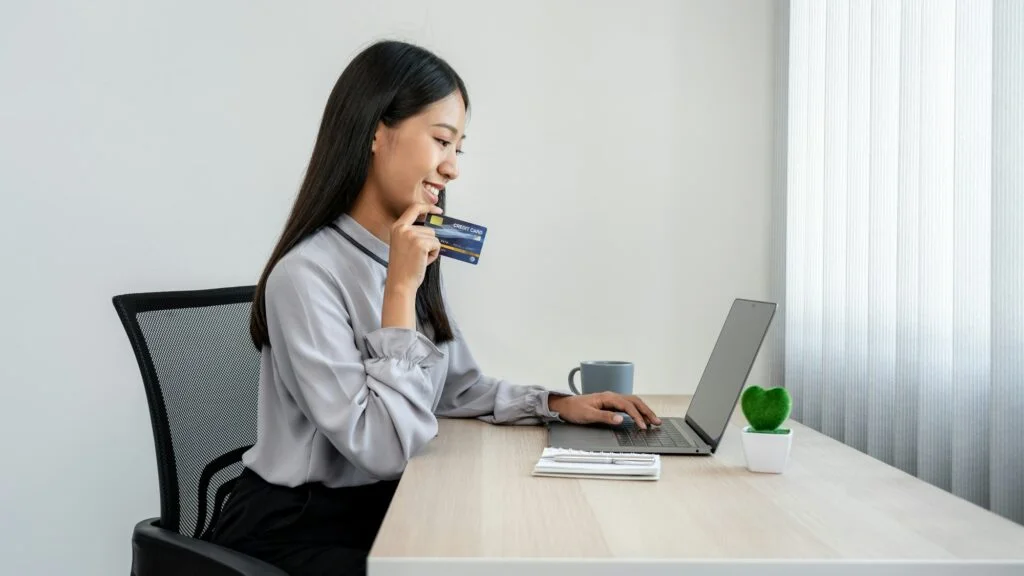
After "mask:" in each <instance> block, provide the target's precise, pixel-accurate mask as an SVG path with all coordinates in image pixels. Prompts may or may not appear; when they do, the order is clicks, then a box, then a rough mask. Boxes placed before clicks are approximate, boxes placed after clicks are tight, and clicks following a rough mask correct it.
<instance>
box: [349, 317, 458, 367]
mask: <svg viewBox="0 0 1024 576" xmlns="http://www.w3.org/2000/svg"><path fill="white" fill-rule="evenodd" d="M365 342H366V351H367V352H368V353H369V355H370V357H371V358H373V359H379V360H397V361H399V362H402V363H409V364H416V365H419V366H422V367H423V368H428V367H430V366H432V365H434V364H436V363H437V362H438V361H439V360H442V359H444V352H442V351H441V350H440V349H438V347H437V346H435V345H434V343H433V342H431V341H430V339H429V338H427V337H426V336H424V335H423V334H422V333H421V332H418V331H416V330H411V329H409V328H395V327H388V328H379V329H377V330H374V331H373V332H370V333H369V334H367V335H366V337H365Z"/></svg>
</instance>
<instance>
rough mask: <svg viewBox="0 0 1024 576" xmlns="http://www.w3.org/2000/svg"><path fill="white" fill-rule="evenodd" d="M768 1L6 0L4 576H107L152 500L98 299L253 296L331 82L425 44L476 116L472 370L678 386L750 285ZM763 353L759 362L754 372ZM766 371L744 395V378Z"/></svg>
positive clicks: (468, 322)
mask: <svg viewBox="0 0 1024 576" xmlns="http://www.w3.org/2000/svg"><path fill="white" fill-rule="evenodd" d="M771 15H772V6H771V4H770V3H768V2H742V1H739V0H735V1H722V0H707V1H700V2H696V1H695V2H679V1H677V0H664V1H648V2H640V3H626V2H617V1H608V2H584V1H578V2H565V1H563V2H549V1H548V0H532V1H525V2H524V1H517V2H508V3H502V4H498V3H494V2H471V1H465V2H454V1H445V2H442V1H439V0H431V1H430V2H422V1H421V0H404V1H392V2H360V3H356V2H317V3H314V2H306V3H283V2H259V3H253V2H243V1H230V2H229V1H220V2H196V1H193V2H185V3H183V2H172V3H162V4H159V5H158V4H156V3H140V2H134V1H128V0H121V1H115V0H106V1H100V2H90V3H81V2H63V3H56V2H43V1H34V2H22V3H17V4H15V3H5V4H4V5H3V7H2V8H0V191H2V192H0V193H2V197H0V198H2V204H0V251H2V252H0V267H2V270H3V275H2V280H3V282H2V284H0V295H2V302H3V307H2V311H3V312H2V315H0V325H2V327H3V330H0V351H2V352H0V354H2V355H3V358H2V362H0V370H2V373H0V374H2V381H0V395H2V396H0V399H2V401H0V426H2V429H0V430H2V434H0V438H2V440H0V442H2V443H3V444H2V446H3V452H2V454H3V456H2V457H3V460H2V462H3V473H2V474H0V498H2V509H0V523H2V524H0V572H3V573H11V574H58V573H75V574H83V575H88V574H96V575H99V574H114V573H119V572H120V573H124V571H126V570H127V568H128V563H129V559H130V547H129V537H130V534H131V529H132V526H133V524H134V522H135V521H137V520H140V519H142V518H145V517H148V516H155V515H157V514H158V499H157V489H156V472H155V466H154V456H153V449H152V436H151V432H150V425H149V420H148V414H147V409H146V403H145V398H144V395H143V391H142V386H141V384H140V380H139V376H138V373H137V369H136V366H135V362H134V359H133V357H132V355H131V351H130V349H129V345H128V341H127V339H126V338H125V336H124V334H123V332H122V329H121V327H120V325H119V323H118V321H117V319H116V316H115V314H114V310H113V307H112V306H111V304H110V298H111V296H113V295H114V294H116V293H121V292H127V291H145V290H170V289H187V288H201V287H212V286H223V285H231V284H245V283H253V282H255V280H256V276H257V274H258V272H259V269H260V267H261V265H262V264H263V261H264V259H265V258H266V256H267V255H268V252H269V250H270V248H271V246H272V243H273V241H274V239H275V236H276V234H277V233H278V231H279V228H280V226H281V224H282V223H283V220H284V217H285V214H286V211H287V209H288V207H289V205H290V203H291V200H292V197H293V195H294V193H295V191H296V188H297V185H298V183H299V181H300V178H301V176H302V171H303V168H304V164H305V162H306V160H307V159H308V154H309V152H310V150H311V147H312V142H313V138H314V135H315V132H316V129H317V126H318V122H319V118H320V113H321V111H322V107H323V103H324V101H325V99H326V97H327V94H328V92H329V90H330V88H331V86H332V85H333V83H334V81H335V79H336V78H337V75H338V74H339V73H340V72H341V70H342V68H343V67H344V66H345V64H346V63H347V62H348V60H349V59H350V58H351V57H352V56H353V55H354V53H355V52H356V51H357V50H358V49H359V48H361V47H362V46H363V45H365V44H366V43H367V42H369V41H371V40H373V39H377V38H380V37H384V36H391V37H399V38H403V39H408V40H412V41H416V42H419V43H422V44H424V45H426V46H428V47H430V48H433V49H435V50H436V51H438V52H439V53H440V54H441V55H442V56H443V57H445V58H447V59H448V60H449V61H450V62H451V63H452V64H453V65H454V66H455V67H456V69H457V70H459V72H460V73H461V74H462V75H463V76H464V78H465V79H466V81H467V82H468V84H469V89H470V96H471V98H472V100H473V104H474V110H473V113H472V117H471V120H470V124H469V128H468V132H469V138H468V139H467V142H466V152H467V153H466V155H465V156H464V157H463V162H462V172H463V177H462V179H461V180H460V181H459V182H458V183H456V184H454V185H453V186H452V187H451V189H450V190H451V194H450V198H451V199H450V206H449V213H451V214H452V215H454V216H461V217H464V218H467V219H470V220H473V221H475V222H480V223H482V224H485V225H487V226H489V233H488V242H487V245H486V247H485V251H484V257H483V259H482V262H481V264H480V265H479V266H478V267H476V268H473V267H470V266H468V265H462V264H460V263H455V262H450V263H448V264H446V265H445V266H446V267H445V273H446V274H447V278H448V282H449V287H450V291H451V293H452V294H453V295H454V296H455V298H456V299H457V301H458V302H457V305H456V309H455V313H456V314H457V315H458V317H459V318H460V320H461V322H462V323H463V325H464V327H465V329H466V331H467V332H468V334H469V336H470V337H471V338H472V342H473V345H474V348H475V351H476V353H477V356H478V359H479V360H480V361H481V362H482V363H483V364H484V366H485V367H486V368H487V369H488V371H489V372H491V373H494V374H497V375H502V376H507V377H513V378H516V379H518V380H520V381H523V382H535V383H542V384H545V385H548V386H551V387H554V388H563V387H564V386H565V384H564V380H565V374H566V372H567V371H568V369H569V368H570V367H571V366H572V365H573V364H574V363H575V362H577V361H579V360H581V359H586V358H618V359H630V360H634V361H636V362H637V382H636V387H637V390H638V391H639V392H641V393H658V392H687V391H691V390H692V388H693V386H694V385H695V384H696V381H697V379H698V378H699V376H700V372H701V370H702V369H703V367H704V362H705V361H706V359H707V356H708V354H709V353H710V350H711V347H712V345H713V343H714V338H715V336H716V334H717V331H718V329H719V327H720V325H721V322H722V320H723V318H724V315H725V313H726V310H727V309H728V306H729V304H730V302H731V300H732V298H734V297H736V296H746V297H754V298H765V297H767V295H768V287H769V268H768V266H769V253H768V246H769V215H770V206H769V200H770V191H769V188H770V166H771V165H770V162H771V157H772V154H771V130H770V128H771V127H770V119H771V110H772V101H771V94H772V89H771V87H772V85H771V80H772V79H771V68H772V50H773V48H774V47H773V38H772V23H771ZM765 357H766V354H765V353H764V352H762V359H763V358H765ZM765 378H766V372H765V371H764V362H763V360H762V361H759V366H758V367H757V368H756V369H755V373H754V375H753V377H752V379H751V382H764V381H765Z"/></svg>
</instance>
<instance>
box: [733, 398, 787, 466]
mask: <svg viewBox="0 0 1024 576" xmlns="http://www.w3.org/2000/svg"><path fill="white" fill-rule="evenodd" d="M740 406H741V408H742V409H743V415H744V416H745V417H746V418H747V423H748V424H749V426H747V427H745V428H743V454H744V456H745V457H746V459H747V469H748V470H750V471H751V472H769V473H772V474H780V473H782V471H783V470H784V469H785V468H786V463H787V462H788V461H789V450H790V448H792V446H793V431H792V430H790V429H788V428H780V426H782V423H783V422H785V421H786V419H787V418H789V411H790V410H791V409H792V407H793V401H792V399H790V397H789V391H788V390H786V389H785V388H770V389H768V390H765V389H764V388H761V387H760V386H751V387H749V388H747V389H746V390H744V391H743V396H742V397H741V399H740Z"/></svg>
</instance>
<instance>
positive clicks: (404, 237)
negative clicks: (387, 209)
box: [381, 202, 443, 328]
mask: <svg viewBox="0 0 1024 576" xmlns="http://www.w3.org/2000/svg"><path fill="white" fill-rule="evenodd" d="M442 212H443V210H441V208H440V207H438V206H434V205H432V204H426V203H422V202H421V203H417V204H413V205H412V206H410V207H409V209H408V210H406V211H405V213H404V214H402V216H401V217H400V218H399V219H398V220H396V221H395V223H394V225H393V226H392V227H391V245H390V248H389V250H388V277H387V281H386V282H385V284H384V307H383V310H382V311H381V326H382V327H388V326H400V327H406V328H414V327H415V326H416V291H417V290H419V287H420V284H422V283H423V278H424V276H425V275H426V271H427V266H429V265H430V264H432V263H433V262H434V260H437V257H438V256H439V255H440V253H441V243H440V242H438V240H437V234H435V233H434V229H433V228H428V227H427V226H417V225H416V221H417V220H419V219H420V217H421V216H425V215H428V214H441V213H442Z"/></svg>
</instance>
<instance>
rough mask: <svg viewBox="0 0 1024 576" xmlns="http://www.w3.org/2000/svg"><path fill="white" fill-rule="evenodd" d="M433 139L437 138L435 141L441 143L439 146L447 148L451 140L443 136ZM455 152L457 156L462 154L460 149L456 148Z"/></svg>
mask: <svg viewBox="0 0 1024 576" xmlns="http://www.w3.org/2000/svg"><path fill="white" fill-rule="evenodd" d="M434 140H437V143H438V144H440V145H441V148H447V147H449V146H451V145H452V143H451V142H449V141H447V140H445V139H444V138H434ZM455 154H456V155H457V156H462V150H456V151H455Z"/></svg>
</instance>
